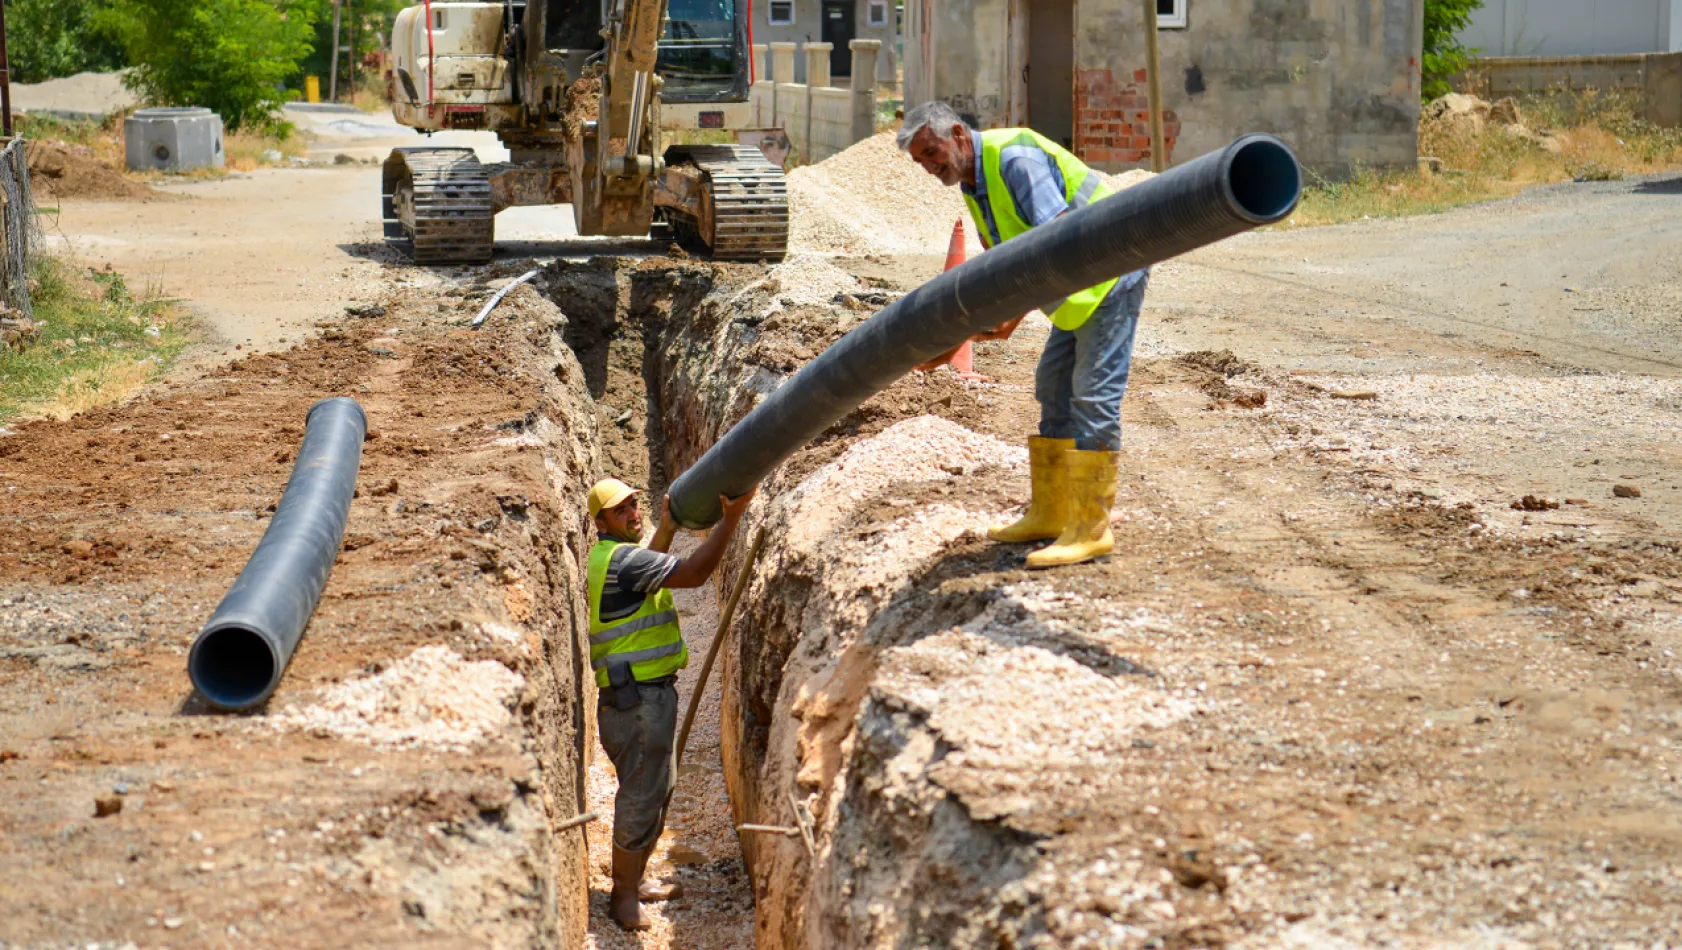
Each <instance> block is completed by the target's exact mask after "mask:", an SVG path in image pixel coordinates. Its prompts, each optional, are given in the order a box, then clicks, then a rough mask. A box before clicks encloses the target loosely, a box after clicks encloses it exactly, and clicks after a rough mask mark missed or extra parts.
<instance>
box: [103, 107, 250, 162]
mask: <svg viewBox="0 0 1682 950" xmlns="http://www.w3.org/2000/svg"><path fill="white" fill-rule="evenodd" d="M123 152H124V158H125V159H126V160H127V163H128V167H129V170H130V171H137V172H142V171H152V172H184V171H190V170H192V169H194V168H222V167H223V166H224V165H225V164H226V160H225V156H224V155H223V153H222V117H221V116H219V115H217V114H216V113H214V112H212V111H210V110H209V109H202V108H197V107H188V108H182V109H137V110H135V112H134V113H133V114H132V115H130V116H129V117H128V118H126V119H124V120H123Z"/></svg>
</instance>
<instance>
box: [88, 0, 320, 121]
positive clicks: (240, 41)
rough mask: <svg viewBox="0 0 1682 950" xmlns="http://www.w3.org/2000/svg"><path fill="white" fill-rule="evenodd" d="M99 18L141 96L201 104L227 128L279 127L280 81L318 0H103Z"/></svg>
mask: <svg viewBox="0 0 1682 950" xmlns="http://www.w3.org/2000/svg"><path fill="white" fill-rule="evenodd" d="M110 2H111V7H110V9H109V10H107V11H105V13H104V14H103V15H102V16H101V17H100V18H99V19H100V23H101V24H102V25H106V26H108V27H109V28H110V29H111V30H112V31H113V32H114V33H115V34H116V35H117V36H118V37H119V38H120V39H121V40H122V43H123V48H124V50H125V51H126V52H127V53H128V58H129V61H130V62H132V63H133V64H134V69H133V71H132V72H131V73H130V74H129V78H128V83H129V85H130V87H131V88H133V89H134V90H135V91H136V92H137V93H139V94H140V95H141V96H142V97H143V98H145V99H146V100H147V101H148V102H151V103H153V104H156V105H164V106H206V107H208V108H210V109H213V110H215V112H216V113H217V114H218V115H220V116H221V117H222V121H224V122H226V123H227V124H228V127H229V128H230V129H238V128H242V127H256V128H260V129H264V130H284V123H281V122H280V121H279V119H278V118H277V114H276V110H277V109H278V108H279V107H280V104H281V103H282V102H284V101H285V91H284V90H285V87H284V85H283V83H284V81H285V80H286V79H287V78H288V77H291V76H294V75H296V74H297V72H298V61H299V60H301V59H303V57H304V56H305V55H306V54H308V53H309V51H310V46H311V43H312V41H313V39H314V36H315V23H316V18H317V15H318V14H319V13H320V9H321V7H322V4H321V3H320V2H319V0H110Z"/></svg>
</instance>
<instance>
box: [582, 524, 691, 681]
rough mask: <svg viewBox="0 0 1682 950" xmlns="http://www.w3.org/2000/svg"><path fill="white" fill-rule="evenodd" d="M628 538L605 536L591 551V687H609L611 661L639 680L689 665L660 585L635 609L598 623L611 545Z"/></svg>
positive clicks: (674, 606)
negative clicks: (593, 682)
mask: <svg viewBox="0 0 1682 950" xmlns="http://www.w3.org/2000/svg"><path fill="white" fill-rule="evenodd" d="M625 543H627V542H624V541H618V540H613V539H606V538H604V539H603V540H601V541H597V542H596V546H595V547H593V548H591V549H590V669H592V670H594V671H595V674H596V685H597V686H599V687H601V688H603V689H606V688H607V687H608V674H607V669H608V667H609V666H610V665H613V664H620V663H626V664H630V667H631V675H632V676H635V677H636V678H637V679H638V680H653V679H659V678H660V677H662V676H670V675H671V674H673V673H676V672H677V671H678V670H681V669H683V668H684V667H686V666H688V665H689V648H688V646H686V645H685V644H684V642H683V631H682V630H681V629H679V628H678V623H677V604H676V603H675V602H674V601H673V600H672V592H671V591H669V590H666V589H665V588H661V589H660V590H657V591H655V592H654V593H652V594H649V595H648V596H647V597H644V598H643V601H642V607H640V608H638V610H637V612H636V613H634V614H631V615H630V616H629V617H625V618H622V619H619V620H615V621H613V622H612V623H602V619H601V614H602V588H603V587H604V586H605V585H606V584H607V566H608V561H609V560H610V559H612V557H613V549H614V548H616V547H618V546H619V545H621V544H625Z"/></svg>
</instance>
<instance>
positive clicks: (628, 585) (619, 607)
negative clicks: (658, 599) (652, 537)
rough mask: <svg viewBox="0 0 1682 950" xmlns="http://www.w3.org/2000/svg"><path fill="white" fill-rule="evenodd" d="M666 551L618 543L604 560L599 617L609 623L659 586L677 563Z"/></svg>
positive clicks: (638, 605) (625, 614)
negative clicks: (605, 573) (604, 572)
mask: <svg viewBox="0 0 1682 950" xmlns="http://www.w3.org/2000/svg"><path fill="white" fill-rule="evenodd" d="M677 565H678V559H677V558H675V557H673V556H672V555H670V554H661V553H660V552H659V551H650V550H649V549H647V548H645V547H642V546H640V545H636V544H621V545H619V546H618V547H616V548H614V549H613V554H612V555H611V556H610V557H609V558H608V561H607V578H606V580H604V581H603V582H602V602H601V607H600V611H601V621H602V622H603V623H612V622H614V621H615V620H623V619H625V618H626V617H629V616H630V615H632V614H634V613H636V612H637V611H638V610H641V609H642V602H643V601H644V600H646V599H647V598H648V595H649V594H652V593H654V592H655V591H657V590H659V589H660V587H661V585H663V584H665V583H666V578H667V577H669V576H670V575H671V573H672V569H673V568H675V567H677Z"/></svg>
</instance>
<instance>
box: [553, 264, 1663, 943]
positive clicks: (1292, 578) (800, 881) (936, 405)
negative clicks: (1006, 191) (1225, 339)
mask: <svg viewBox="0 0 1682 950" xmlns="http://www.w3.org/2000/svg"><path fill="white" fill-rule="evenodd" d="M837 263H838V264H840V265H841V266H839V267H838V266H836V264H837ZM880 264H881V262H879V261H839V262H835V263H831V262H826V261H824V260H819V259H813V258H795V259H793V260H791V261H789V262H787V263H785V264H783V265H781V266H779V267H777V268H774V269H772V270H771V271H769V272H763V271H760V270H757V269H754V268H727V267H716V266H706V265H698V264H689V263H673V262H670V261H644V262H636V263H630V262H620V263H616V264H613V265H612V267H613V270H614V274H613V279H612V281H611V286H612V297H613V300H614V307H613V310H612V314H611V316H610V315H609V314H608V312H607V308H606V306H605V301H606V300H607V298H608V296H609V295H608V294H607V292H606V291H607V288H608V287H609V285H610V282H609V281H608V279H607V277H606V275H604V274H603V272H602V268H603V267H604V266H607V265H606V264H605V263H604V262H597V263H594V264H590V265H575V264H563V265H556V266H554V267H551V268H549V269H548V270H547V271H546V273H545V279H544V288H545V291H546V292H547V293H548V294H549V295H550V296H551V297H552V298H553V299H555V300H556V301H558V302H559V303H560V305H561V307H562V309H563V310H568V312H569V314H570V313H573V312H574V311H576V309H577V307H578V305H577V303H576V302H575V301H580V300H583V299H587V298H588V299H595V300H597V301H599V303H598V304H597V305H596V306H595V308H594V310H595V315H594V316H592V317H590V318H588V319H575V321H574V323H573V324H571V325H570V326H571V327H572V328H573V329H572V330H570V331H569V332H571V333H573V334H575V335H574V336H573V337H571V338H570V339H572V340H573V341H574V342H575V343H576V344H577V345H578V347H579V353H580V357H581V359H582V360H583V362H584V364H585V367H586V373H587V375H588V374H591V373H594V374H595V376H594V377H593V378H599V379H601V380H603V382H602V383H601V384H600V386H601V388H602V391H603V392H605V393H606V395H607V401H608V402H609V403H610V404H611V405H612V406H613V409H611V410H606V411H605V412H604V416H605V415H606V414H612V415H613V417H614V419H615V421H616V422H617V423H620V431H621V433H622V434H623V437H626V438H627V440H628V443H630V444H632V445H633V446H634V443H635V442H636V440H637V438H638V437H639V434H640V437H641V438H642V441H643V445H644V446H645V447H646V449H647V462H646V464H647V477H648V480H649V482H650V484H652V485H654V486H655V487H656V491H658V490H659V487H660V486H662V485H664V484H665V483H667V482H669V481H670V479H671V478H672V477H674V476H675V475H676V474H677V473H680V472H681V471H683V470H684V469H685V468H686V467H688V466H689V465H690V464H692V463H693V462H694V461H695V460H696V459H697V458H698V457H699V455H700V454H701V453H702V452H704V451H705V450H706V449H707V448H708V447H709V446H711V445H712V444H713V443H714V442H715V441H716V439H717V437H718V435H719V434H720V433H722V432H723V431H725V430H726V429H728V428H729V427H730V426H731V425H733V424H734V423H735V422H736V421H737V420H739V419H740V418H741V417H742V415H744V414H745V413H746V412H747V411H748V410H749V409H750V408H751V407H752V406H753V405H754V404H755V403H756V402H757V400H758V399H759V398H761V397H762V396H763V395H764V394H765V393H767V392H769V391H771V390H772V389H774V388H775V387H777V386H779V385H781V384H782V382H783V380H784V379H785V378H786V376H787V374H789V373H791V372H792V371H794V370H796V369H797V368H798V367H799V366H800V365H802V364H803V363H804V362H805V361H806V360H808V359H810V358H811V357H812V356H813V355H815V353H817V352H819V351H821V350H822V349H823V348H824V347H825V346H827V345H828V344H829V343H831V342H833V340H834V339H836V338H837V337H839V336H840V335H841V334H843V333H845V332H846V331H847V330H848V329H849V328H850V327H852V326H854V325H856V324H857V323H858V322H859V321H860V320H861V319H864V318H866V317H868V316H869V314H870V313H871V312H872V311H873V310H874V309H875V308H877V307H879V306H881V305H882V304H884V303H885V302H886V301H887V300H888V299H890V298H891V297H892V296H893V295H894V294H895V293H896V292H898V291H901V290H905V289H908V287H905V286H896V284H895V282H894V281H893V280H892V279H889V278H881V277H880V276H879V277H878V279H876V280H862V281H861V280H860V279H859V278H857V277H855V276H853V275H852V274H850V273H848V272H847V270H848V269H851V270H852V271H853V272H855V273H860V274H864V273H873V274H878V275H880V274H881V273H882V270H883V269H882V268H881V266H880ZM592 287H594V288H596V289H595V290H594V291H593V292H592V291H591V290H590V288H592ZM569 301H574V302H573V303H569ZM587 327H600V328H602V329H600V330H595V329H587ZM1048 329H1049V325H1048V324H1046V323H1045V322H1044V321H1043V320H1039V319H1037V318H1036V319H1035V320H1032V321H1030V322H1029V324H1027V329H1026V330H1025V331H1023V332H1020V333H1019V334H1018V335H1017V337H1016V338H1014V339H1012V340H1011V341H1009V342H1007V343H1005V344H995V345H990V346H987V347H984V348H983V349H984V351H985V352H983V354H982V355H981V357H980V362H981V365H982V367H983V369H984V371H985V372H987V373H990V374H992V375H993V376H994V377H995V379H994V380H993V381H991V382H987V383H982V384H966V383H963V382H960V381H959V380H958V379H957V378H956V377H955V376H954V375H952V374H951V373H950V372H946V371H941V372H938V373H932V374H915V373H914V374H911V375H909V376H907V377H905V378H904V379H902V380H901V381H899V382H898V383H896V384H895V385H894V386H892V387H891V388H889V389H888V390H886V391H884V392H883V393H881V394H879V395H878V396H876V397H874V398H872V399H871V400H869V401H867V402H866V403H865V404H864V405H862V406H861V407H860V408H859V409H857V410H856V411H854V412H853V413H851V414H849V415H848V416H847V417H846V418H844V419H842V420H840V421H839V422H838V423H836V424H835V425H834V426H832V427H831V428H830V429H829V430H828V431H826V432H825V433H824V434H823V435H822V436H821V437H820V438H819V439H817V440H816V441H815V442H814V443H813V444H812V445H810V446H808V447H806V448H804V449H802V450H801V451H799V452H797V453H796V454H795V455H794V456H793V457H792V458H790V459H789V460H788V461H787V462H785V463H784V464H783V465H782V466H781V467H780V468H779V469H778V470H777V471H776V472H774V473H773V474H772V475H771V477H770V478H768V479H767V480H766V482H765V483H764V484H763V486H762V488H761V492H760V497H759V499H758V500H757V501H756V502H755V504H754V506H753V508H752V509H751V510H750V513H749V515H748V518H747V524H746V525H745V526H744V530H743V531H742V532H741V537H740V538H739V539H738V541H737V542H736V544H735V546H734V547H733V549H732V553H731V555H730V557H729V558H728V559H727V562H726V564H725V565H724V568H723V569H722V571H721V576H734V574H735V572H736V571H737V570H739V569H740V568H741V567H742V563H741V561H742V558H743V557H744V556H745V550H746V547H747V541H746V539H747V538H748V537H750V536H751V535H752V533H753V532H754V531H755V530H759V529H763V530H764V531H765V532H766V544H765V549H764V553H763V554H762V555H761V557H760V559H759V561H758V563H757V564H755V565H752V566H750V567H749V570H750V577H751V578H752V580H751V584H750V586H749V587H748V589H747V594H746V597H745V598H744V600H743V602H742V607H741V610H740V613H739V614H738V617H737V620H736V623H735V625H734V628H733V630H732V632H731V633H730V637H731V639H730V640H728V641H727V643H726V644H725V647H724V650H723V653H722V657H723V662H722V666H721V677H720V678H721V680H722V687H723V698H722V716H721V720H720V735H719V746H720V747H719V751H718V755H719V762H720V764H721V766H722V769H723V779H724V784H725V785H726V786H727V788H728V792H729V803H730V805H729V807H730V809H731V812H732V817H733V820H734V822H735V823H737V824H751V825H755V826H759V827H761V828H781V829H784V830H785V832H786V833H777V832H771V831H763V830H760V831H749V832H743V833H742V834H741V835H740V843H741V856H742V859H743V861H744V864H745V869H746V871H747V873H748V875H749V877H750V879H751V882H752V897H753V902H754V908H755V910H754V917H755V942H756V944H757V945H758V946H759V947H762V948H789V950H793V948H804V947H830V946H834V947H866V946H868V947H890V946H891V947H901V946H923V945H940V946H958V947H995V946H1005V947H1010V946H1043V947H1086V946H1091V947H1112V946H1113V947H1153V946H1155V947H1200V946H1224V945H1227V944H1240V943H1242V944H1244V945H1251V946H1313V945H1321V944H1325V945H1338V944H1341V943H1344V942H1349V943H1355V944H1371V943H1379V944H1383V943H1391V942H1396V941H1400V942H1404V943H1405V942H1407V941H1410V940H1421V939H1423V940H1427V941H1446V942H1448V943H1451V944H1458V943H1476V942H1478V941H1480V940H1485V939H1486V937H1487V935H1489V934H1490V933H1498V934H1500V935H1501V938H1502V939H1511V940H1513V941H1518V942H1523V943H1534V944H1537V945H1549V944H1550V943H1553V942H1563V943H1564V944H1566V945H1569V944H1571V943H1572V942H1573V941H1578V940H1586V941H1589V942H1595V941H1600V940H1605V939H1607V938H1608V936H1609V935H1616V936H1617V938H1618V939H1632V940H1638V939H1652V938H1655V937H1659V936H1660V935H1665V936H1667V937H1668V935H1670V934H1671V933H1672V932H1673V930H1674V927H1675V922H1674V920H1673V919H1671V917H1670V916H1669V914H1668V912H1667V911H1666V910H1665V907H1666V901H1665V898H1664V897H1663V895H1664V893H1665V892H1666V889H1667V888H1668V887H1671V886H1673V883H1674V878H1673V875H1674V873H1675V872H1674V871H1673V870H1672V864H1671V862H1672V861H1673V860H1674V858H1675V857H1676V856H1677V844H1676V841H1677V838H1676V836H1675V835H1674V834H1673V831H1674V828H1675V825H1674V823H1673V822H1671V821H1669V820H1668V819H1664V818H1662V817H1661V816H1662V815H1663V814H1664V813H1665V812H1666V810H1667V808H1668V807H1669V806H1668V805H1667V803H1669V802H1673V801H1674V800H1675V797H1676V794H1677V793H1676V791H1675V788H1676V786H1675V779H1674V776H1675V774H1676V773H1675V771H1674V770H1675V769H1676V767H1677V765H1678V763H1677V762H1675V761H1673V760H1674V758H1675V745H1674V743H1675V741H1676V736H1675V734H1674V732H1675V730H1676V728H1677V726H1678V724H1679V723H1682V719H1679V718H1678V713H1679V711H1682V710H1679V707H1678V705H1677V699H1678V691H1677V690H1676V688H1675V685H1674V678H1673V677H1672V676H1670V674H1668V673H1666V672H1664V671H1663V670H1662V667H1663V666H1664V665H1665V663H1664V660H1663V657H1664V656H1665V655H1666V654H1665V653H1664V651H1665V650H1666V649H1670V648H1672V647H1674V646H1676V644H1675V643H1674V642H1673V640H1674V638H1673V637H1670V636H1667V635H1665V634H1663V633H1662V632H1660V631H1661V630H1662V629H1663V624H1662V623H1659V622H1657V621H1653V620H1648V621H1638V620H1637V614H1639V613H1640V611H1639V610H1636V611H1634V612H1632V611H1631V609H1630V607H1629V606H1628V601H1627V599H1624V598H1621V597H1620V596H1618V595H1617V594H1614V593H1613V592H1612V591H1613V590H1615V589H1616V588H1617V586H1618V585H1621V584H1627V583H1629V581H1628V579H1629V578H1650V579H1652V583H1651V584H1650V585H1649V586H1650V587H1652V588H1653V589H1655V590H1659V591H1661V593H1660V596H1663V593H1662V591H1671V592H1675V591H1677V590H1678V587H1677V583H1678V579H1679V574H1678V568H1677V565H1676V560H1675V557H1674V555H1675V553H1676V552H1675V550H1674V548H1672V547H1670V546H1668V545H1666V544H1663V543H1654V542H1652V541H1650V540H1646V538H1647V537H1648V534H1647V533H1646V532H1645V531H1644V530H1643V529H1641V527H1640V526H1639V525H1636V524H1629V525H1626V526H1624V527H1623V529H1622V530H1620V531H1615V532H1613V533H1612V534H1613V536H1611V537H1607V538H1606V539H1605V540H1603V541H1594V542H1592V543H1591V542H1590V541H1589V539H1588V538H1587V537H1586V536H1582V535H1581V533H1580V532H1579V534H1578V536H1572V537H1568V536H1567V535H1566V533H1565V532H1558V533H1557V534H1556V535H1550V536H1549V538H1548V539H1547V540H1545V541H1542V542H1537V541H1533V540H1526V541H1519V540H1515V539H1514V536H1513V535H1514V533H1512V532H1505V531H1503V530H1501V524H1500V523H1499V522H1500V520H1501V518H1502V517H1504V513H1497V512H1489V511H1484V510H1478V509H1477V507H1476V506H1473V505H1470V504H1466V503H1459V504H1454V503H1449V502H1445V501H1443V500H1441V496H1440V493H1434V492H1429V491H1421V490H1419V489H1417V488H1416V487H1412V486H1410V485H1408V484H1407V483H1406V482H1405V480H1399V479H1391V478H1385V477H1377V476H1376V473H1375V472H1374V470H1372V469H1365V468H1363V467H1361V466H1357V465H1349V464H1347V463H1346V458H1345V456H1343V455H1341V454H1340V453H1338V452H1336V451H1328V450H1327V448H1326V446H1327V442H1326V440H1327V439H1328V438H1329V439H1330V440H1331V441H1332V442H1341V441H1343V440H1344V438H1345V435H1353V433H1354V432H1355V431H1356V423H1355V417H1356V414H1354V413H1349V414H1347V416H1346V417H1344V418H1342V419H1341V420H1340V416H1339V413H1340V411H1341V407H1343V406H1347V405H1348V404H1349V401H1348V400H1343V399H1340V398H1339V397H1340V396H1342V395H1344V394H1343V393H1340V392H1333V391H1328V389H1327V388H1326V387H1325V386H1322V385H1318V384H1315V383H1313V382H1310V381H1307V380H1303V379H1298V378H1293V377H1290V376H1285V375H1281V374H1276V373H1269V372H1264V371H1262V370H1260V369H1259V368H1257V367H1256V366H1254V365H1253V364H1250V363H1247V362H1246V361H1244V360H1242V359H1241V358H1238V357H1235V356H1234V355H1233V354H1231V353H1227V352H1223V353H1211V352H1199V353H1180V354H1172V353H1165V352H1163V353H1147V354H1144V355H1143V356H1142V358H1141V359H1140V360H1139V361H1138V363H1136V365H1135V371H1134V382H1133V388H1132V390H1131V392H1130V395H1129V400H1128V410H1127V412H1126V413H1125V414H1124V415H1125V417H1126V420H1127V424H1128V434H1127V437H1126V450H1125V451H1124V453H1123V455H1122V459H1121V463H1120V464H1121V479H1120V482H1121V484H1120V490H1119V492H1118V496H1117V499H1116V504H1115V508H1114V511H1113V513H1112V519H1111V520H1112V526H1113V529H1114V531H1115V534H1116V536H1117V552H1116V554H1115V555H1114V556H1113V557H1111V558H1108V559H1105V560H1103V561H1100V562H1096V563H1092V564H1087V565H1082V566H1079V567H1076V568H1072V569H1067V570H1062V571H1057V572H1051V573H1030V572H1027V571H1026V570H1024V558H1025V554H1026V553H1027V549H1026V548H1025V547H1020V546H1017V547H1010V546H999V545H994V544H991V543H989V542H988V541H986V539H985V537H984V535H983V534H982V531H981V529H982V528H983V527H984V526H985V525H986V524H988V523H989V522H991V521H994V520H1000V519H1003V518H1005V517H1007V516H1008V515H1009V513H1010V511H1011V510H1012V509H1013V508H1014V506H1015V505H1017V504H1020V503H1021V502H1023V501H1024V500H1025V497H1024V494H1025V493H1024V489H1025V487H1026V485H1025V482H1026V479H1025V474H1026V473H1025V471H1024V458H1023V456H1024V453H1023V451H1022V449H1021V440H1022V436H1023V435H1024V434H1025V433H1027V432H1030V431H1032V429H1033V426H1034V423H1035V420H1036V415H1037V408H1036V405H1035V403H1034V401H1033V399H1032V367H1033V364H1034V358H1035V355H1036V353H1037V351H1038V349H1039V346H1040V344H1041V343H1042V342H1043V340H1044V337H1045V334H1046V332H1047V331H1048ZM604 341H606V342H604ZM592 367H598V368H596V369H592ZM595 388H596V386H595V385H593V386H592V391H594V390H595ZM621 407H624V408H621ZM627 409H630V410H632V412H631V417H630V418H625V413H626V411H627ZM642 411H646V413H647V417H646V419H644V418H643V417H642V416H641V415H640V414H639V413H640V412H642ZM1309 421H1312V422H1313V423H1314V425H1312V426H1311V425H1309V424H1308V423H1309ZM1321 427H1326V429H1327V430H1329V431H1326V430H1323V429H1322V428H1321ZM1332 427H1343V428H1332ZM1339 433H1343V434H1339ZM620 437H621V436H620V435H609V436H607V437H605V438H604V445H607V446H608V447H607V449H606V451H607V453H608V455H609V456H610V457H615V458H616V459H617V460H618V461H619V463H620V464H622V465H623V466H625V467H626V470H627V471H630V472H631V473H632V474H633V475H635V474H640V472H639V471H638V470H637V468H636V464H637V462H638V460H639V459H640V458H641V456H639V455H638V454H637V453H636V452H635V451H634V450H633V451H631V452H629V453H628V454H623V455H618V456H615V454H614V451H615V450H614V449H613V448H612V446H611V444H610V443H611V441H612V440H613V439H615V438H620ZM1374 448H1375V449H1376V448H1378V446H1377V445H1376V444H1375V445H1374ZM1609 585H1610V586H1611V588H1612V589H1611V590H1609ZM1515 591H1516V592H1517V593H1515ZM709 702H710V701H709ZM709 751H710V750H709ZM1585 766H1586V767H1585ZM1563 869H1569V871H1568V872H1563V873H1562V870H1563Z"/></svg>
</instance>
